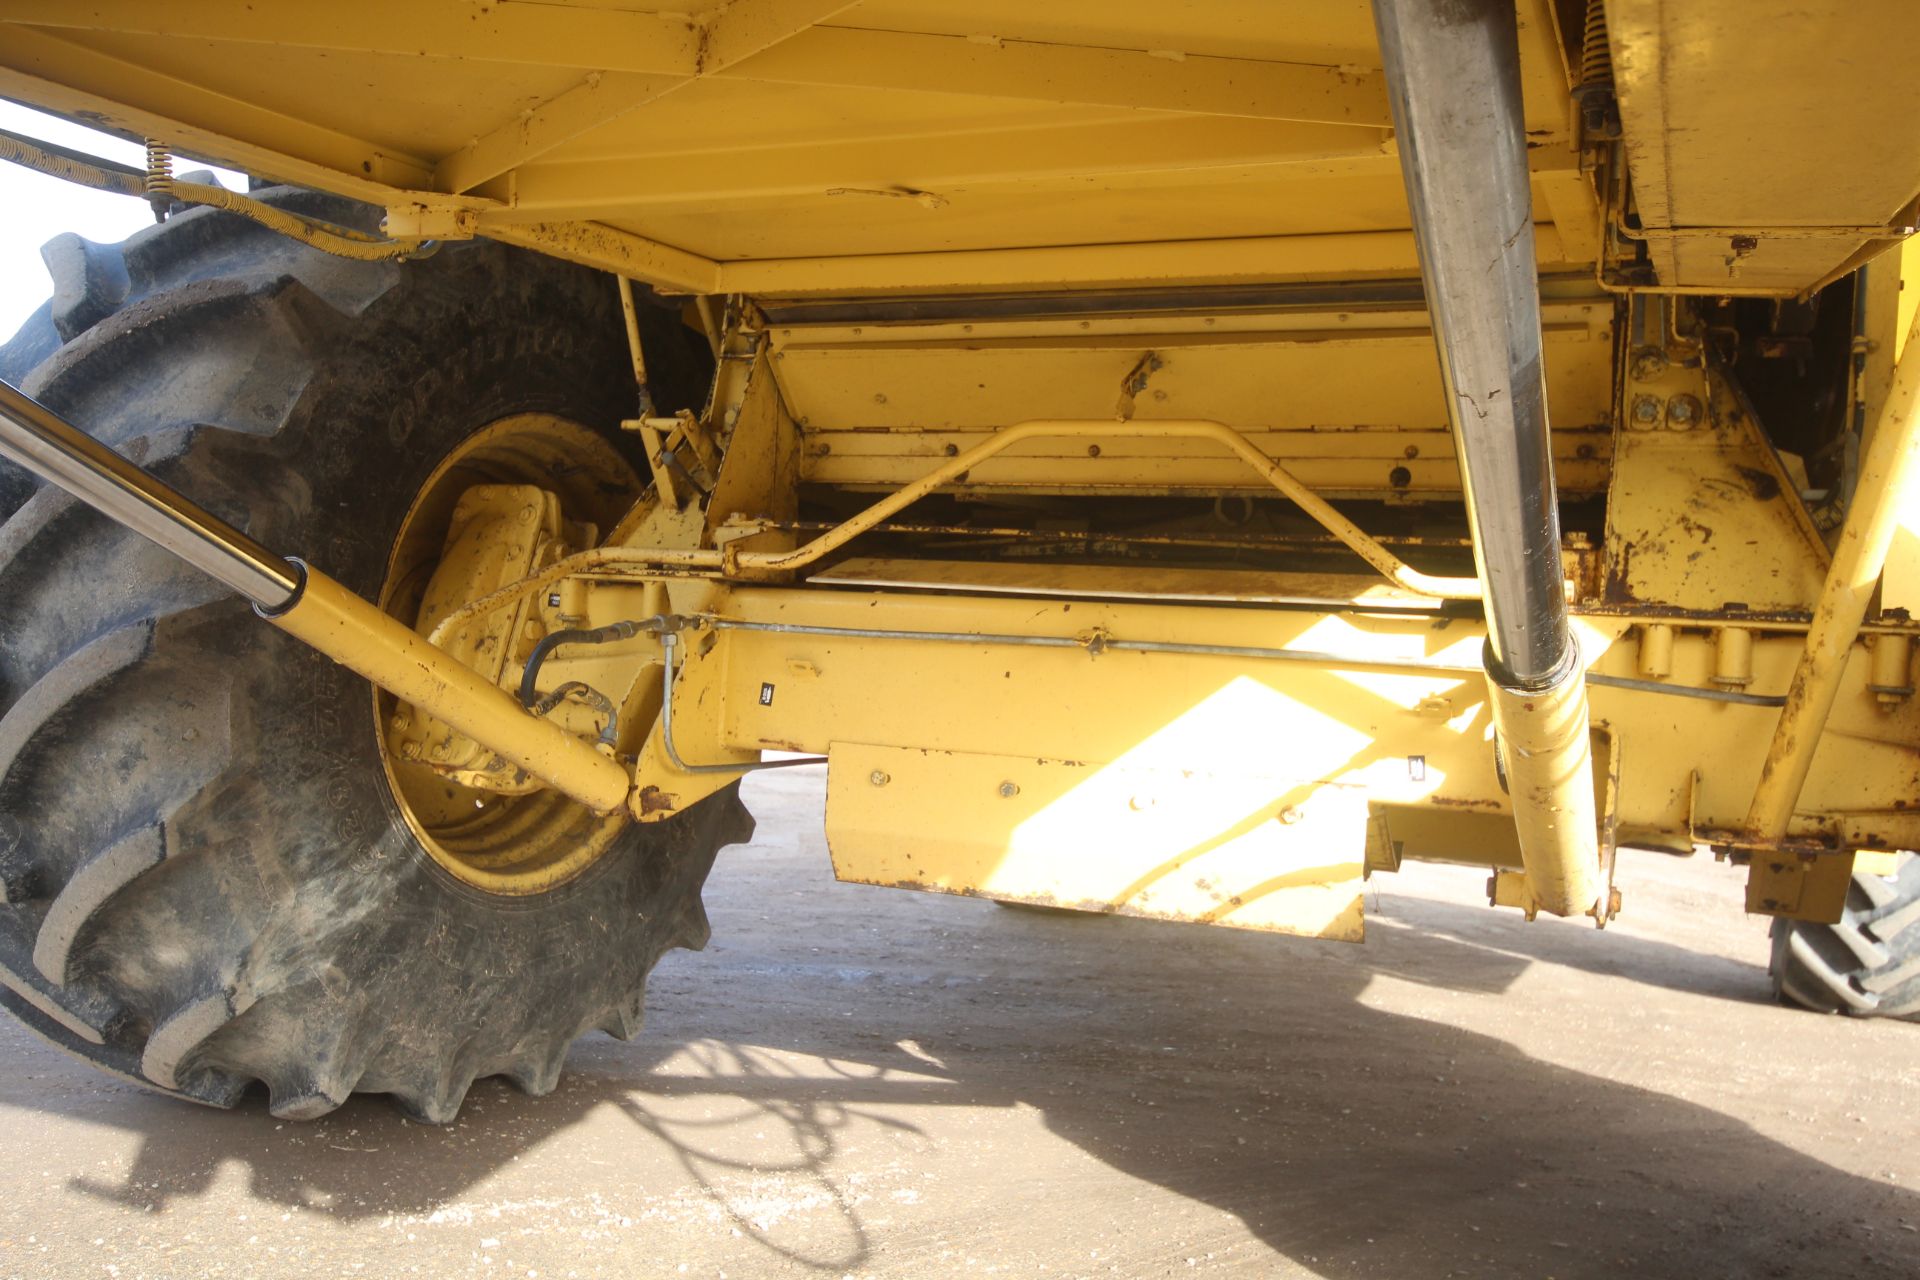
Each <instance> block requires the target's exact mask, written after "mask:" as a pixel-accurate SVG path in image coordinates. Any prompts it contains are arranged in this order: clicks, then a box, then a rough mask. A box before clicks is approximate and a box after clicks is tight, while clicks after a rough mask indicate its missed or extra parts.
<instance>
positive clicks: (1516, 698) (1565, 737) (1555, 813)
mask: <svg viewBox="0 0 1920 1280" xmlns="http://www.w3.org/2000/svg"><path fill="white" fill-rule="evenodd" d="M1487 696H1488V700H1489V706H1490V707H1491V708H1492V711H1493V724H1494V730H1495V732H1496V733H1498V734H1499V740H1500V754H1501V763H1502V764H1503V765H1504V766H1505V769H1506V782H1507V790H1508V792H1509V794H1511V796H1512V797H1513V821H1514V826H1515V829H1516V834H1517V835H1518V836H1519V842H1520V857H1521V861H1522V862H1523V863H1525V865H1526V869H1527V895H1528V897H1529V898H1530V899H1531V901H1530V902H1529V903H1523V904H1521V905H1523V906H1526V907H1528V909H1529V910H1530V911H1531V910H1540V911H1545V912H1548V913H1549V914H1552V915H1556V916H1577V915H1584V914H1587V913H1589V912H1596V911H1599V913H1600V918H1603V919H1604V914H1605V913H1604V910H1602V909H1601V908H1600V906H1599V904H1600V893H1601V889H1602V885H1601V881H1600V861H1599V857H1598V852H1597V844H1596V840H1595V832H1596V830H1597V826H1598V823H1597V817H1596V810H1595V806H1594V795H1593V746H1592V738H1591V735H1590V733H1589V729H1588V722H1587V682H1586V679H1585V675H1584V672H1583V671H1582V670H1581V668H1580V667H1579V665H1578V664H1577V663H1576V664H1574V666H1573V668H1572V670H1571V672H1570V673H1569V674H1568V675H1567V676H1566V677H1565V678H1563V679H1562V680H1560V681H1559V682H1557V683H1556V684H1554V685H1552V686H1551V687H1549V688H1546V689H1537V690H1534V689H1507V688H1503V687H1502V686H1501V685H1500V683H1499V682H1498V681H1496V680H1493V679H1491V678H1489V679H1488V681H1487Z"/></svg>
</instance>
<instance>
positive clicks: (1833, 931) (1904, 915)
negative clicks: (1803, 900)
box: [1768, 854, 1920, 1021]
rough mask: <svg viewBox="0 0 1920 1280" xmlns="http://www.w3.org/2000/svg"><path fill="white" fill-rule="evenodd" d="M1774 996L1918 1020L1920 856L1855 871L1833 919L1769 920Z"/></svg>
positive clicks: (1822, 1008)
mask: <svg viewBox="0 0 1920 1280" xmlns="http://www.w3.org/2000/svg"><path fill="white" fill-rule="evenodd" d="M1772 936H1773V961H1772V964H1771V965H1770V966H1769V968H1768V972H1769V973H1770V974H1771V976H1772V978H1773V992H1774V996H1775V997H1776V998H1777V999H1779V1000H1780V1001H1782V1002H1783V1003H1786V1004H1795V1005H1799V1006H1801V1007H1802V1008H1806V1009H1812V1010H1815V1011H1817V1012H1820V1013H1844V1014H1847V1015H1849V1016H1852V1017H1864V1018H1901V1019H1906V1020H1909V1021H1920V857H1916V856H1914V855H1912V854H1906V855H1903V862H1902V865H1901V866H1900V867H1899V868H1898V870H1897V872H1896V873H1895V874H1894V875H1891V876H1879V875H1874V874H1872V873H1871V872H1857V873H1856V874H1855V875H1854V877H1853V884H1852V886H1851V887H1850V888H1849V890H1848V892H1847V905H1846V910H1845V911H1844V912H1843V913H1842V915H1841V918H1840V921H1839V923H1837V924H1831V925H1820V924H1809V923H1807V922H1805V921H1799V920H1784V919H1781V920H1775V921H1774V922H1773V933H1772Z"/></svg>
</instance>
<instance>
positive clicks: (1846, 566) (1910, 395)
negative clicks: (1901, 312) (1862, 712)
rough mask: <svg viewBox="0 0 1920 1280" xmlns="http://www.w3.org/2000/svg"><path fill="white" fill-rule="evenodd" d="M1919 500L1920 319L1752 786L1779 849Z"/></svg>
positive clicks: (1760, 827) (1766, 834)
mask: <svg viewBox="0 0 1920 1280" xmlns="http://www.w3.org/2000/svg"><path fill="white" fill-rule="evenodd" d="M1915 496H1920V315H1916V316H1915V317H1914V320H1913V327H1912V328H1911V329H1909V330H1908V332H1907V345H1906V348H1905V350H1904V351H1902V352H1901V355H1900V360H1899V362H1898V363H1897V364H1895V365H1894V369H1893V383H1892V385H1891V386H1889V387H1888V388H1887V399H1886V402H1885V403H1884V404H1883V405H1882V406H1881V408H1880V418H1879V421H1878V422H1877V423H1876V424H1875V426H1874V431H1873V436H1872V437H1871V438H1870V439H1869V440H1868V441H1867V455H1866V457H1865V458H1864V459H1862V460H1861V463H1860V480H1859V483H1858V484H1857V485H1856V486H1855V487H1854V496H1853V505H1852V507H1851V508H1850V509H1849V510H1848V511H1847V519H1846V523H1845V524H1843V525H1842V526H1841V527H1840V540H1839V541H1838V542H1837V543H1835V544H1834V548H1833V563H1832V565H1831V566H1830V567H1829V568H1828V569H1827V580H1826V582H1825V584H1824V585H1822V587H1821V588H1820V601H1819V603H1818V604H1817V605H1815V606H1814V610H1813V623H1812V625H1811V626H1810V627H1809V628H1808V629H1807V647H1806V649H1805V650H1803V651H1802V652H1801V655H1800V664H1799V665H1798V666H1797V667H1795V668H1794V672H1793V683H1792V684H1791V685H1789V686H1788V688H1787V705H1786V708H1785V709H1784V710H1782V711H1781V712H1780V722H1779V723H1778V724H1777V725H1776V726H1775V727H1774V731H1773V743H1772V745H1771V746H1769V747H1768V748H1767V759H1766V763H1765V764H1763V765H1762V766H1761V769H1760V781H1759V784H1758V785H1757V786H1755V787H1754V790H1753V804H1752V806H1751V807H1750V808H1749V809H1748V810H1747V824H1746V825H1747V834H1748V836H1749V837H1751V838H1752V839H1753V840H1754V841H1755V842H1756V843H1759V844H1762V845H1776V844H1778V843H1779V842H1780V839H1781V837H1783V836H1785V835H1786V834H1787V824H1788V823H1789V822H1791V821H1792V820H1793V806H1794V805H1795V804H1796V803H1797V802H1798V801H1799V799H1800V790H1801V788H1802V787H1804V786H1805V785H1806V782H1807V773H1808V771H1809V770H1810V769H1811V768H1812V767H1813V753H1814V751H1815V749H1817V748H1818V747H1819V745H1820V737H1821V731H1822V730H1823V729H1825V728H1826V724H1827V717H1828V715H1830V714H1831V713H1832V711H1833V703H1834V699H1835V698H1836V697H1838V696H1839V693H1840V678H1841V676H1843V675H1844V674H1845V673H1846V669H1847V659H1848V658H1849V657H1850V656H1851V655H1852V653H1853V646H1854V641H1856V640H1858V639H1859V638H1860V627H1861V624H1862V623H1863V622H1865V621H1866V617H1867V606H1868V604H1869V603H1871V602H1872V600H1873V593H1874V591H1875V590H1876V589H1877V588H1878V587H1879V584H1880V573H1881V570H1882V569H1884V568H1885V567H1886V563H1887V551H1888V550H1889V549H1890V548H1891V547H1892V545H1893V534H1894V530H1895V528H1896V527H1897V526H1898V525H1899V523H1900V519H1901V516H1902V514H1903V510H1902V509H1903V507H1906V506H1907V505H1908V504H1909V503H1910V502H1911V501H1912V500H1913V498H1914V497H1915Z"/></svg>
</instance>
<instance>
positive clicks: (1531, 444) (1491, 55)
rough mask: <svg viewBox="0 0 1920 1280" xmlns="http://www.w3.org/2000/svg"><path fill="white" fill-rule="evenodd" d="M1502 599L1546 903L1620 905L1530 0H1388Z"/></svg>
mask: <svg viewBox="0 0 1920 1280" xmlns="http://www.w3.org/2000/svg"><path fill="white" fill-rule="evenodd" d="M1373 18H1374V26H1375V29H1376V30H1377V31H1378V33H1379V38H1380V54H1381V60H1382V64H1383V66H1384V69H1385V73H1386V81H1387V99H1388V102H1389V104H1390V106H1391V107H1392V110H1393V123H1394V131H1395V135H1396V138H1397V140H1398V143H1399V148H1400V168H1401V173H1402V176H1403V177H1404V179H1405V182H1406V188H1407V203H1408V205H1409V207H1410V208H1411V210H1412V214H1413V230H1414V239H1415V243H1416V245H1417V247H1418V250H1419V255H1420V274H1421V279H1422V280H1423V282H1424V283H1425V285H1426V296H1427V309H1428V312H1429V314H1430V315H1431V316H1432V321H1433V335H1434V344H1435V346H1436V347H1437V348H1438V351H1439V356H1440V374H1441V383H1442V386H1443V387H1444V388H1445V391H1446V396H1447V417H1448V420H1449V422H1450V423H1451V425H1452V428H1453V437H1454V445H1455V451H1456V453H1457V454H1458V456H1459V460H1460V479H1461V488H1462V490H1463V492H1464V494H1465V497H1466V506H1467V518H1468V521H1469V523H1470V524H1471V526H1472V528H1473V550H1474V561H1475V564H1476V566H1477V568H1478V570H1479V574H1480V583H1481V587H1482V594H1483V597H1484V599H1485V601H1486V610H1487V651H1486V668H1487V688H1488V695H1489V700H1490V704H1491V706H1492V709H1493V722H1494V727H1495V730H1496V732H1497V733H1498V734H1499V741H1500V746H1501V751H1502V757H1503V761H1504V763H1505V766H1506V771H1507V777H1508V783H1509V789H1510V790H1511V792H1512V794H1513V800H1514V820H1515V825H1516V827H1517V828H1518V834H1519V840H1520V851H1521V856H1522V860H1523V861H1524V862H1525V864H1526V868H1527V881H1528V886H1529V889H1530V891H1531V894H1532V897H1533V900H1534V903H1535V904H1536V905H1537V906H1538V908H1539V909H1540V910H1544V911H1548V912H1551V913H1553V914H1555V915H1579V914H1584V913H1587V912H1599V911H1601V910H1603V906H1602V904H1601V887H1602V886H1601V880H1600V874H1601V873H1600V856H1599V837H1598V824H1597V822H1596V819H1595V806H1594V796H1593V763H1592V753H1591V748H1590V746H1589V744H1588V730H1587V696H1586V682H1585V679H1584V672H1583V669H1582V664H1581V662H1580V656H1579V653H1578V651H1577V650H1576V648H1575V646H1574V643H1573V636H1572V633H1571V631H1570V630H1569V629H1568V625H1567V604H1566V596H1565V588H1564V586H1563V584H1562V569H1561V564H1560V515H1559V508H1558V504H1557V499H1556V494H1555V490H1554V483H1553V456H1552V452H1551V449H1550V442H1549V439H1548V434H1547V400H1546V379H1545V374H1544V371H1543V366H1542V363H1541V337H1540V294H1539V279H1538V273H1537V268H1536V265H1535V262H1534V252H1533V210H1532V203H1531V179H1530V176H1529V174H1528V170H1527V152H1526V122H1525V119H1524V116H1523V113H1522V105H1521V97H1520V49H1519V37H1518V34H1517V26H1516V20H1515V15H1514V7H1513V3H1512V0H1373Z"/></svg>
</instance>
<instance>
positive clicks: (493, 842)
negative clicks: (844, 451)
mask: <svg viewBox="0 0 1920 1280" xmlns="http://www.w3.org/2000/svg"><path fill="white" fill-rule="evenodd" d="M476 484H533V485H539V486H540V487H541V488H543V489H549V490H551V491H553V492H554V493H556V494H558V495H559V498H560V505H561V509H562V510H563V511H564V512H565V514H566V516H567V518H568V519H570V520H582V521H589V522H591V523H593V524H594V525H596V526H597V527H598V528H599V529H601V530H602V531H603V532H604V531H605V530H608V529H611V528H612V527H613V525H614V523H615V522H616V521H618V520H619V518H620V517H621V516H622V515H624V514H625V513H626V510H627V508H628V507H629V506H631V505H632V503H633V500H634V499H635V498H636V497H637V496H638V495H639V492H640V488H641V486H640V481H639V480H638V478H637V477H636V476H635V475H634V473H633V469H632V468H631V467H629V466H628V465H627V464H626V461H625V460H624V459H622V458H621V457H620V455H619V454H618V453H617V452H616V451H615V450H614V448H613V446H612V445H611V444H609V443H608V442H607V441H606V440H605V439H603V438H602V437H601V436H599V435H598V434H596V433H594V432H593V431H591V430H589V429H587V428H586V427H583V426H581V425H580V424H578V423H575V422H570V421H568V420H566V419H564V418H558V417H554V416H552V415H551V414H541V413H525V414H516V415H515V416H513V417H510V418H502V419H501V420H499V421H498V422H495V423H493V424H492V425H490V426H488V427H486V428H484V429H482V430H481V431H479V432H477V433H475V434H474V435H473V436H471V437H469V438H468V439H467V440H466V441H465V442H464V443H462V444H461V445H460V446H459V447H458V448H456V449H455V450H454V451H453V452H452V453H450V454H448V455H447V457H446V458H445V459H444V460H443V461H442V462H441V463H440V465H439V466H438V467H436V468H434V471H433V474H432V475H431V476H429V477H428V478H427V482H426V484H425V485H423V486H422V487H421V489H420V492H419V494H418V495H417V496H416V497H415V498H414V500H413V505H412V506H411V507H410V508H409V509H408V511H407V515H406V519H404V520H403V521H402V522H401V524H400V531H399V533H398V535H397V536H396V537H395V538H394V544H393V550H392V552H391V554H390V555H389V556H388V559H387V577H386V582H385V584H384V585H383V586H382V588H381V593H380V607H381V608H383V609H385V610H386V611H387V612H388V613H389V614H391V615H393V616H394V617H396V618H399V619H401V620H402V621H404V622H406V623H407V624H408V625H410V626H411V625H415V624H416V623H417V621H418V615H419V612H420V601H421V597H422V596H423V595H424V594H425V592H426V588H427V582H428V580H429V579H430V578H431V577H432V576H433V570H434V567H435V565H437V564H438V562H439V559H440V549H441V547H442V546H443V545H444V544H445V542H446V534H447V527H448V524H449V523H450V522H451V520H452V516H453V509H454V504H455V503H456V502H457V501H458V500H459V498H460V495H461V494H462V493H464V492H466V490H467V489H469V488H471V487H472V486H473V485H476ZM394 706H395V703H394V698H393V696H392V695H391V694H388V693H384V692H382V691H380V690H377V689H376V690H375V691H374V724H375V726H376V733H375V737H376V738H377V739H378V741H379V751H380V759H381V763H382V764H383V765H384V766H385V768H386V774H387V782H388V785H389V787H390V789H391V791H392V794H393V798H394V801H395V803H396V804H397V805H398V806H399V809H400V812H401V814H402V815H403V816H404V817H405V819H406V822H407V825H408V826H409V827H410V828H411V829H412V831H413V834H414V837H415V838H416V839H417V840H419V842H420V844H421V846H422V847H423V848H424V849H425V850H426V851H427V853H428V855H429V856H431V857H432V858H433V860H434V861H435V862H437V863H439V864H440V866H442V867H444V868H445V869H446V870H447V871H448V872H450V873H451V874H452V875H454V876H455V877H457V878H459V879H460V880H462V881H464V882H465V883H467V884H469V885H472V886H473V887H475V888H477V889H482V890H485V891H486V892H488V893H497V894H506V895H511V896H518V897H524V896H527V895H530V894H537V893H544V892H546V891H547V890H549V889H553V888H556V887H558V886H559V885H562V884H565V883H566V882H567V881H569V880H571V879H573V878H574V877H575V876H577V875H579V874H580V873H581V872H583V871H585V870H586V869H587V868H588V867H590V866H592V865H593V863H594V862H595V861H597V860H598V859H599V858H600V856H601V855H602V854H604V853H605V852H606V851H607V850H608V849H609V848H610V847H611V846H612V845H613V842H614V841H615V839H617V838H618V837H619V835H620V833H621V832H622V831H624V830H626V828H627V826H628V824H629V823H630V822H631V821H632V819H631V818H630V817H629V816H628V815H627V814H625V813H614V814H611V815H608V816H606V817H601V816H598V815H596V814H594V813H593V812H592V811H591V810H589V809H587V808H586V806H584V805H582V804H579V803H578V802H576V801H573V800H569V799H568V798H567V797H565V796H563V795H560V794H559V793H557V792H553V791H536V792H534V793H532V794H530V795H500V794H497V793H495V792H490V791H482V790H478V789H475V788H470V787H464V786H461V785H459V784H458V783H455V782H452V781H449V780H448V779H447V778H445V777H443V776H441V775H440V774H438V773H435V772H434V771H433V770H432V769H430V768H428V767H427V766H425V765H423V764H420V763H417V762H412V761H407V760H401V759H397V758H396V757H395V756H393V755H392V754H391V753H390V752H389V750H388V748H387V739H386V734H385V733H384V732H380V731H379V729H380V728H383V727H384V726H385V725H386V724H387V723H388V722H389V721H390V720H391V719H392V717H393V713H394Z"/></svg>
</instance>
